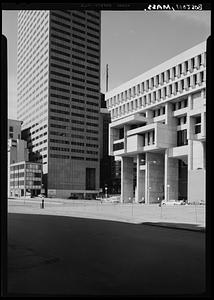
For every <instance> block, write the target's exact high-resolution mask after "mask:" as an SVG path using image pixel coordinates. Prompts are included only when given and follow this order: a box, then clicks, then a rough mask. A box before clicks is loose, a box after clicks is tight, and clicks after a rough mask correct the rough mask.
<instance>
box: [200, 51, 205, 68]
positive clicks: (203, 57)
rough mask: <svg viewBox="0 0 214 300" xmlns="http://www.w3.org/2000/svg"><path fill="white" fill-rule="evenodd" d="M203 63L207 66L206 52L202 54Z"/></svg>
mask: <svg viewBox="0 0 214 300" xmlns="http://www.w3.org/2000/svg"><path fill="white" fill-rule="evenodd" d="M201 64H202V66H204V67H205V66H206V53H202V55H201Z"/></svg>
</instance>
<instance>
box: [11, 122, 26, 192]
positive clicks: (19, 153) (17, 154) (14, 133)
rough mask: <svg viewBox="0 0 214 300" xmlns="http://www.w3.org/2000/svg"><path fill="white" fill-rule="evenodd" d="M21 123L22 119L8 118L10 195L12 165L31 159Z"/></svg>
mask: <svg viewBox="0 0 214 300" xmlns="http://www.w3.org/2000/svg"><path fill="white" fill-rule="evenodd" d="M21 124H22V121H18V120H12V119H8V133H7V136H8V148H7V154H8V155H7V159H8V161H7V164H8V195H10V165H11V164H14V163H17V162H21V161H28V159H29V151H28V149H27V142H26V141H24V140H21Z"/></svg>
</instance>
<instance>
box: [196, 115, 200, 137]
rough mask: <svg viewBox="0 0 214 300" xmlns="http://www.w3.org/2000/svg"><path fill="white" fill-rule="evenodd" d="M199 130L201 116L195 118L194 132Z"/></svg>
mask: <svg viewBox="0 0 214 300" xmlns="http://www.w3.org/2000/svg"><path fill="white" fill-rule="evenodd" d="M200 132H201V116H198V117H196V118H195V134H198V133H200Z"/></svg>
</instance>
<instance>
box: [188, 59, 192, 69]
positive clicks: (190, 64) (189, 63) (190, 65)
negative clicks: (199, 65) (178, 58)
mask: <svg viewBox="0 0 214 300" xmlns="http://www.w3.org/2000/svg"><path fill="white" fill-rule="evenodd" d="M188 71H189V72H192V71H193V66H192V60H191V59H189V60H188Z"/></svg>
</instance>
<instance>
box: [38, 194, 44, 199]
mask: <svg viewBox="0 0 214 300" xmlns="http://www.w3.org/2000/svg"><path fill="white" fill-rule="evenodd" d="M38 197H39V198H46V196H45V195H44V194H39V195H38Z"/></svg>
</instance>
